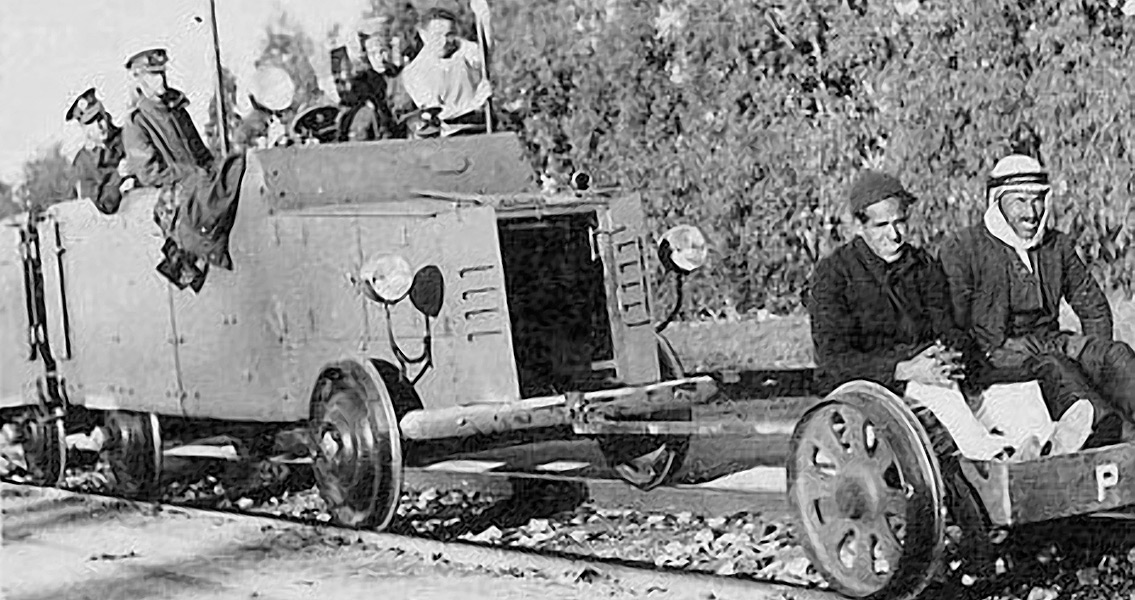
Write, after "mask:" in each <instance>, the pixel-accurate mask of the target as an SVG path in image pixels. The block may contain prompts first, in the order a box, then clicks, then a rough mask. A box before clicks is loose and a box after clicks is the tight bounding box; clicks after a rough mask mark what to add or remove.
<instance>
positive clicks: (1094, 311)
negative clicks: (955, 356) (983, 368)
mask: <svg viewBox="0 0 1135 600" xmlns="http://www.w3.org/2000/svg"><path fill="white" fill-rule="evenodd" d="M1030 254H1031V255H1032V258H1033V263H1034V264H1035V265H1037V267H1036V270H1037V272H1038V273H1039V274H1040V281H1041V294H1042V302H1043V305H1044V310H1045V312H1046V313H1047V314H1050V315H1052V318H1051V320H1049V321H1048V322H1047V323H1046V324H1045V326H1044V331H1037V332H1032V333H1035V334H1044V333H1056V332H1058V331H1059V322H1058V320H1057V317H1058V316H1059V314H1060V300H1061V298H1064V299H1066V300H1067V301H1068V304H1070V305H1071V306H1072V309H1073V310H1074V311H1075V312H1076V316H1078V317H1079V318H1080V323H1081V325H1082V326H1083V330H1084V334H1085V335H1087V336H1091V337H1095V338H1099V339H1101V340H1111V339H1112V317H1111V308H1110V307H1109V306H1108V303H1107V298H1106V297H1105V296H1104V293H1103V291H1102V290H1101V289H1100V286H1099V284H1097V283H1096V281H1095V279H1093V278H1092V275H1091V274H1090V273H1089V272H1088V269H1087V267H1086V266H1085V265H1084V261H1082V260H1080V257H1079V255H1077V254H1076V248H1075V245H1074V244H1073V242H1072V240H1071V239H1070V238H1068V236H1066V235H1064V234H1063V233H1061V232H1059V231H1055V230H1050V231H1048V232H1047V233H1046V234H1045V239H1044V241H1043V242H1042V243H1041V244H1040V246H1039V247H1037V248H1036V249H1034V250H1032V251H1031V252H1030ZM939 257H940V259H941V261H942V267H943V268H944V269H945V271H946V276H947V277H948V279H949V282H950V291H951V296H952V303H953V307H954V319H955V321H956V322H957V323H958V325H959V326H960V327H962V328H963V329H966V330H967V331H969V332H971V334H972V335H973V336H974V338H975V339H976V340H977V342H978V344H979V345H980V346H981V348H982V350H983V351H985V352H992V351H993V350H995V349H997V348H1000V347H1001V345H1002V344H1004V343H1005V340H1006V339H1007V337H1008V336H1009V333H1010V319H1011V315H1010V306H1011V304H1010V296H1009V294H1010V272H1009V269H1011V268H1017V266H1018V265H1021V260H1020V258H1018V256H1017V254H1016V252H1015V251H1014V250H1013V249H1012V248H1011V247H1010V246H1009V245H1008V244H1006V243H1004V242H1002V241H1001V240H998V239H997V238H995V237H993V234H991V233H989V230H988V229H986V228H985V225H984V224H983V223H979V224H977V225H973V226H971V227H968V228H966V229H963V230H962V231H960V232H958V233H956V234H954V235H952V236H950V237H948V238H947V239H946V242H945V243H944V244H943V246H942V250H941V253H940V255H939ZM1021 266H1022V267H1023V265H1021Z"/></svg>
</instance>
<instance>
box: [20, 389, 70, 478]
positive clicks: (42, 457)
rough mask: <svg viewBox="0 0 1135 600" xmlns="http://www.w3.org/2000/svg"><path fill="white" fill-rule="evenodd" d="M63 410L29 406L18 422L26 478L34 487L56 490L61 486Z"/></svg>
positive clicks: (64, 447) (64, 462)
mask: <svg viewBox="0 0 1135 600" xmlns="http://www.w3.org/2000/svg"><path fill="white" fill-rule="evenodd" d="M63 421H64V419H63V409H62V408H54V409H48V408H45V407H42V406H32V407H29V408H28V409H27V410H25V411H24V415H23V418H22V419H21V420H20V421H19V432H20V433H19V436H20V439H21V441H22V444H23V451H24V460H25V461H26V462H27V468H28V477H29V478H30V479H31V481H32V482H33V483H35V484H37V485H48V486H56V485H59V484H60V483H62V482H63V472H64V470H65V469H66V467H67V432H66V430H65V428H64V422H63Z"/></svg>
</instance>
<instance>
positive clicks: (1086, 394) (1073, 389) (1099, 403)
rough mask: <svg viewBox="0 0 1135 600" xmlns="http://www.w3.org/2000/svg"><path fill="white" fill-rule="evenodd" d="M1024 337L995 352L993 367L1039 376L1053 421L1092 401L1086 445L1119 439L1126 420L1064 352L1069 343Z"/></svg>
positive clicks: (1008, 371) (1095, 445) (1037, 378)
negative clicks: (1089, 435) (1076, 406)
mask: <svg viewBox="0 0 1135 600" xmlns="http://www.w3.org/2000/svg"><path fill="white" fill-rule="evenodd" d="M1025 339H1026V340H1027V341H1026V343H1024V344H1017V345H1016V346H1017V348H1016V349H1013V350H1009V349H1005V348H1003V349H1001V350H999V351H997V352H995V353H994V356H993V357H992V358H993V360H992V362H993V366H994V367H996V368H998V369H1000V370H1002V371H1003V372H1006V373H1010V372H1011V373H1016V374H1018V375H1019V376H1021V377H1022V380H1026V379H1036V380H1037V381H1038V382H1039V383H1040V387H1041V392H1042V393H1043V394H1044V401H1045V404H1047V405H1048V410H1049V413H1050V415H1051V416H1052V420H1053V421H1058V420H1060V417H1062V416H1063V415H1064V412H1065V411H1067V410H1068V409H1069V408H1070V407H1071V406H1072V405H1073V404H1075V403H1076V401H1077V400H1080V399H1086V400H1088V401H1089V402H1091V403H1092V408H1093V409H1094V413H1095V415H1094V419H1093V426H1092V435H1091V437H1089V438H1088V441H1087V442H1086V443H1085V445H1084V447H1085V448H1093V447H1098V446H1101V445H1107V444H1111V443H1115V442H1116V441H1118V440H1119V438H1120V436H1121V434H1122V431H1123V419H1122V418H1121V416H1120V413H1119V411H1118V410H1117V409H1116V408H1114V405H1113V404H1112V402H1110V401H1109V400H1110V399H1108V398H1106V396H1104V395H1103V394H1101V393H1100V392H1098V391H1097V388H1096V387H1095V385H1094V384H1093V381H1092V379H1091V378H1090V376H1089V374H1087V373H1085V372H1084V371H1085V370H1084V369H1082V367H1081V365H1080V364H1079V363H1078V362H1077V361H1075V360H1073V358H1072V357H1070V356H1069V355H1068V354H1066V353H1065V349H1067V348H1069V347H1070V345H1066V344H1064V343H1063V341H1062V340H1061V339H1060V338H1058V337H1049V336H1045V337H1031V336H1030V337H1028V338H1025ZM1006 345H1008V344H1006ZM1026 349H1027V350H1026Z"/></svg>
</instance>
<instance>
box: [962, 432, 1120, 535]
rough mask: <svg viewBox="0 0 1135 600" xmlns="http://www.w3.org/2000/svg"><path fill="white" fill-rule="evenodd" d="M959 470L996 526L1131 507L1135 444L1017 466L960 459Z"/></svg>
mask: <svg viewBox="0 0 1135 600" xmlns="http://www.w3.org/2000/svg"><path fill="white" fill-rule="evenodd" d="M962 467H963V472H964V473H965V475H966V477H967V479H969V481H970V483H971V484H973V485H974V488H975V489H976V490H977V491H978V494H979V496H980V497H981V499H982V502H983V503H984V504H985V506H986V508H987V510H988V512H989V516H990V520H991V521H992V522H993V523H994V524H996V525H1020V524H1024V523H1037V522H1041V521H1049V520H1052V519H1059V518H1063V517H1070V516H1075V515H1085V514H1090V513H1094V512H1099V511H1105V510H1113V509H1116V508H1120V507H1124V506H1130V505H1135V485H1132V481H1135V444H1119V445H1116V446H1108V447H1106V448H1093V449H1090V450H1084V451H1082V452H1076V453H1073V454H1064V455H1060V456H1050V457H1045V458H1043V459H1040V460H1033V461H1025V462H1015V463H993V462H981V463H973V462H969V461H963V463H962Z"/></svg>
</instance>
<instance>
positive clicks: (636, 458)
mask: <svg viewBox="0 0 1135 600" xmlns="http://www.w3.org/2000/svg"><path fill="white" fill-rule="evenodd" d="M657 337H658V368H659V374H660V375H661V379H662V380H663V381H665V380H668V379H677V378H681V377H684V376H685V372H684V371H683V369H682V365H681V363H680V362H679V361H678V355H677V353H675V352H674V349H673V348H672V347H671V346H670V343H669V342H667V341H666V338H664V337H662V336H660V335H659V336H657ZM692 414H693V411H692V410H691V409H689V408H681V409H675V410H667V411H662V412H658V413H654V414H651V415H648V416H647V417H644V419H645V420H653V421H689V420H690V419H691V417H692ZM598 442H599V449H600V450H601V451H602V452H603V456H604V457H605V458H606V459H607V464H608V465H610V466H611V469H612V470H614V471H615V474H616V475H618V476H619V478H620V479H622V480H623V481H626V482H627V483H629V484H631V485H633V486H635V487H636V488H639V489H641V490H647V491H648V490H652V489H654V488H656V487H658V486H660V485H662V484H664V483H666V482H667V481H669V480H670V478H671V477H673V476H674V474H675V473H677V472H678V469H680V468H681V467H682V463H683V462H684V461H685V460H686V453H687V452H689V448H690V436H688V435H658V436H653V435H652V436H645V435H607V436H601V437H599V438H598Z"/></svg>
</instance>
